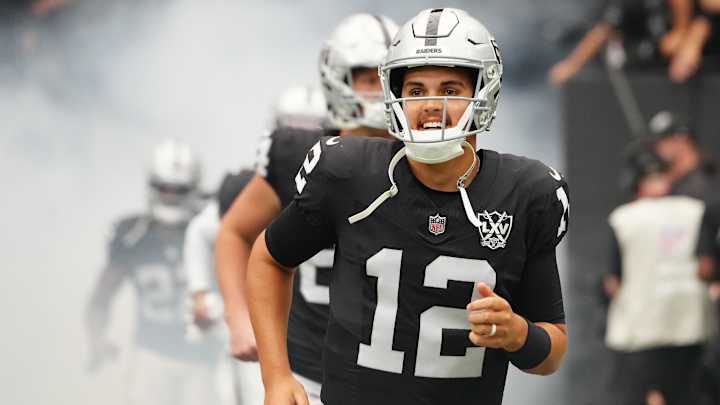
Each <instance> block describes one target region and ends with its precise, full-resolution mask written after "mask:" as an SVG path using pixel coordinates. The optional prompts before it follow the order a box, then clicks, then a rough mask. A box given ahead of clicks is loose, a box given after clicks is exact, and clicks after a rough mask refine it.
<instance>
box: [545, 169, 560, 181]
mask: <svg viewBox="0 0 720 405" xmlns="http://www.w3.org/2000/svg"><path fill="white" fill-rule="evenodd" d="M548 174H549V175H550V176H551V177H552V178H553V179H555V180H557V181H561V180H562V176H560V173H558V171H557V170H555V169H553V168H552V167H551V168H550V171H549V172H548Z"/></svg>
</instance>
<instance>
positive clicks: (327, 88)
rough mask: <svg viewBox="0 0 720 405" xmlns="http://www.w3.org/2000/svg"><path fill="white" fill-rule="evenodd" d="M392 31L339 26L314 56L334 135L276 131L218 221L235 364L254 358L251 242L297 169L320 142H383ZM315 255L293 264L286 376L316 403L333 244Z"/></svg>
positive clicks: (357, 18)
mask: <svg viewBox="0 0 720 405" xmlns="http://www.w3.org/2000/svg"><path fill="white" fill-rule="evenodd" d="M396 32H397V25H396V24H395V23H394V22H392V21H391V20H390V19H388V18H387V17H382V16H373V15H370V14H356V15H352V16H350V17H348V18H346V19H345V20H343V21H342V22H341V23H340V24H339V25H338V27H337V28H336V29H335V31H334V32H333V34H332V36H331V38H330V40H329V41H328V42H327V44H326V46H325V47H324V49H323V50H322V52H321V55H320V75H321V81H322V87H323V90H324V95H325V99H326V101H327V106H328V119H329V121H330V124H332V126H333V127H334V128H336V129H333V130H327V131H323V130H307V129H298V128H288V127H280V128H277V129H276V130H275V131H274V132H273V133H272V134H271V135H270V136H269V137H268V138H266V139H265V140H264V141H263V142H262V143H261V145H260V153H259V157H258V163H257V175H256V176H255V177H254V178H253V179H252V180H251V181H250V183H249V184H248V186H247V188H246V189H245V190H243V192H242V193H241V194H240V196H239V197H238V198H237V199H236V200H235V202H234V203H233V205H232V207H231V208H230V211H229V212H228V213H227V215H226V216H225V217H224V218H223V221H222V226H221V230H220V234H219V236H218V239H217V243H216V246H217V247H216V259H217V260H216V261H217V269H218V279H219V281H220V286H221V289H222V293H223V297H224V300H225V314H226V319H227V322H228V326H229V327H230V331H231V335H232V351H233V354H234V355H235V356H236V357H237V358H239V359H241V360H253V359H256V356H257V355H256V352H255V338H254V336H253V334H252V329H251V327H250V323H249V316H248V311H247V304H246V303H245V298H244V292H243V289H244V284H245V268H246V266H247V261H248V258H249V256H250V249H251V247H252V243H253V242H254V241H255V238H256V237H257V236H258V234H259V233H260V232H261V231H262V230H263V229H265V227H266V226H267V225H268V224H270V222H271V221H272V220H273V219H274V218H275V217H276V216H277V215H278V214H279V213H280V212H281V210H282V208H283V207H285V206H287V205H288V204H289V203H290V202H291V201H292V197H293V195H294V194H295V193H297V192H298V190H299V189H300V188H301V187H302V184H303V181H304V180H303V177H302V176H297V168H298V166H301V165H303V159H305V155H306V153H307V151H308V149H309V148H310V147H311V146H312V145H313V144H315V143H316V142H317V141H318V139H320V137H322V136H323V135H329V134H330V135H348V136H349V135H365V136H386V137H389V135H388V133H387V129H386V128H385V120H384V111H383V104H382V99H383V96H382V92H381V86H380V79H379V77H378V74H377V68H378V66H379V65H380V63H381V62H382V60H383V57H384V56H385V53H386V51H387V47H388V46H389V43H390V38H392V36H393V35H394V34H395V33H396ZM385 142H387V141H385ZM304 164H306V165H307V164H309V162H307V161H306V162H305V163H304ZM315 253H316V254H315V255H313V257H308V258H307V260H304V261H303V263H297V264H298V265H299V271H298V274H297V275H296V278H295V283H294V289H293V298H292V300H293V305H292V310H291V313H290V326H289V330H288V335H287V337H288V340H287V345H288V347H289V353H290V364H291V369H292V371H293V372H294V373H295V374H296V376H298V379H300V380H302V381H303V383H304V384H305V387H306V390H307V391H308V393H309V394H310V398H311V399H313V401H314V402H316V403H319V401H320V399H319V396H320V381H321V380H322V370H321V363H320V359H321V355H322V344H323V340H324V338H325V327H326V325H327V317H328V315H327V313H328V302H329V296H328V285H329V278H330V276H329V270H330V268H331V266H332V257H333V252H332V244H328V245H326V246H324V247H323V249H321V250H319V251H318V252H315Z"/></svg>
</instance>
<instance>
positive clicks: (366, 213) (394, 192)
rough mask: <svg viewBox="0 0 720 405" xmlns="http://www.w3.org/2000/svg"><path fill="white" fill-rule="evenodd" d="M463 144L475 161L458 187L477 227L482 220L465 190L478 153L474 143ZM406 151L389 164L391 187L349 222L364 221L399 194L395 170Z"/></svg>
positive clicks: (461, 178) (466, 213)
mask: <svg viewBox="0 0 720 405" xmlns="http://www.w3.org/2000/svg"><path fill="white" fill-rule="evenodd" d="M463 146H464V147H467V148H468V149H470V150H471V151H472V152H473V161H472V164H471V165H470V167H468V169H467V170H466V171H465V173H463V174H462V176H460V177H458V180H457V188H458V191H460V199H461V200H462V203H463V207H464V208H465V215H467V218H468V221H470V223H471V224H473V225H474V226H475V227H476V228H479V227H480V220H479V219H478V218H477V216H475V211H474V210H473V207H472V205H470V198H469V197H468V195H467V191H465V180H467V178H468V177H469V176H470V174H471V173H472V172H473V170H475V167H476V166H477V160H478V159H477V153H475V151H474V150H473V147H472V145H471V144H470V143H468V142H467V141H466V142H464V143H463ZM405 153H406V150H405V147H403V148H402V149H400V150H399V151H398V152H397V153H396V154H395V156H393V158H392V160H390V165H389V166H388V177H389V178H390V184H391V186H390V188H389V189H388V190H387V191H385V192H384V193H382V194H380V195H379V196H378V198H376V199H375V201H373V202H372V204H370V205H369V206H368V207H367V208H365V209H364V210H362V211H360V212H358V213H357V214H355V215H353V216H351V217H349V218H348V222H350V223H351V224H354V223H356V222H359V221H362V220H363V219H365V218H367V217H369V216H370V215H372V213H373V212H375V210H376V209H377V208H378V207H379V206H380V205H382V203H384V202H385V201H387V199H389V198H392V197H395V196H396V195H397V193H398V192H399V190H398V187H397V184H395V179H394V178H393V172H394V171H395V166H397V164H398V162H400V159H402V158H403V157H405Z"/></svg>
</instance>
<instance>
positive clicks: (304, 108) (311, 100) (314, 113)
mask: <svg viewBox="0 0 720 405" xmlns="http://www.w3.org/2000/svg"><path fill="white" fill-rule="evenodd" d="M273 115H274V116H275V126H276V127H292V128H321V127H322V126H323V123H324V121H325V120H326V119H327V106H326V105H325V96H323V93H322V91H321V90H320V89H319V88H318V87H315V86H296V87H290V88H289V89H287V90H285V92H284V93H283V94H282V95H281V96H280V98H278V100H277V102H276V103H275V107H274V111H273Z"/></svg>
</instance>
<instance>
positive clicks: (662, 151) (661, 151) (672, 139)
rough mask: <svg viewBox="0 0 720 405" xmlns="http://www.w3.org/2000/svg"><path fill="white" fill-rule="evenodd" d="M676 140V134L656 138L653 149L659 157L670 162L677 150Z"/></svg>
mask: <svg viewBox="0 0 720 405" xmlns="http://www.w3.org/2000/svg"><path fill="white" fill-rule="evenodd" d="M677 141H678V140H677V137H676V136H668V137H665V138H662V139H660V140H658V141H657V142H656V143H655V150H656V151H657V154H658V155H659V156H660V158H662V159H663V160H664V161H666V162H669V163H672V162H673V161H674V160H675V158H676V155H677V151H678V142H677Z"/></svg>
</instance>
